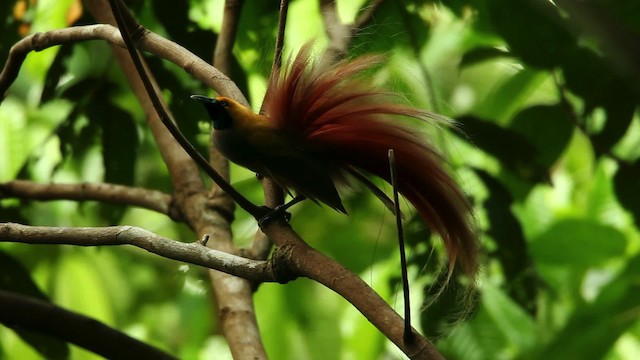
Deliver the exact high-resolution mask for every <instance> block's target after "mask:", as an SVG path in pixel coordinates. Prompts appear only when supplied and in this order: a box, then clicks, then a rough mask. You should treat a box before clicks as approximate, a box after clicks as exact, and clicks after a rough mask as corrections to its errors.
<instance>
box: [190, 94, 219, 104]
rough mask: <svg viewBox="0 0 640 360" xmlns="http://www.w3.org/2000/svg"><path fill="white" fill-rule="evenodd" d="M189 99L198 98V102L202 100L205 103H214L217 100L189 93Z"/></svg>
mask: <svg viewBox="0 0 640 360" xmlns="http://www.w3.org/2000/svg"><path fill="white" fill-rule="evenodd" d="M189 97H190V98H191V99H193V100H198V101H200V102H203V103H205V104H215V103H217V102H218V100H216V99H214V98H210V97H207V96H203V95H191V96H189Z"/></svg>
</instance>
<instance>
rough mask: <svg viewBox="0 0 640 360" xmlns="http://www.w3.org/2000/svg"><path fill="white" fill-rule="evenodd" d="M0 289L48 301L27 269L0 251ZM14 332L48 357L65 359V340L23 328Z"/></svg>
mask: <svg viewBox="0 0 640 360" xmlns="http://www.w3.org/2000/svg"><path fill="white" fill-rule="evenodd" d="M0 274H2V276H0V289H2V290H6V291H10V292H15V293H19V294H21V295H27V296H30V297H33V298H36V299H40V300H44V301H47V302H48V301H49V298H48V297H47V295H46V294H45V293H44V292H42V290H40V288H39V287H38V285H37V284H36V283H35V281H33V279H32V277H31V274H30V273H29V270H28V269H27V268H25V267H24V266H23V265H22V263H20V262H19V261H18V260H16V259H15V258H14V257H13V256H11V255H9V254H8V253H5V252H2V251H0ZM13 330H14V331H15V332H16V334H17V335H18V336H19V337H20V338H21V339H22V340H24V341H25V342H26V343H28V344H29V345H31V346H32V347H33V348H34V349H35V350H36V351H38V353H40V354H41V355H42V356H44V357H45V358H48V359H66V358H68V356H69V346H68V344H67V343H66V342H64V341H60V340H58V339H55V338H52V337H49V336H45V335H42V334H39V333H35V332H31V331H28V330H24V329H19V328H16V329H13Z"/></svg>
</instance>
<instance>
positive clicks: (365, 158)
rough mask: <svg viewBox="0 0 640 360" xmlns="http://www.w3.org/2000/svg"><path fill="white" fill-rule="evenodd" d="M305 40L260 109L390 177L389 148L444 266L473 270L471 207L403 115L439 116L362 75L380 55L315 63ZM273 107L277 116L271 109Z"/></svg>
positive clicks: (342, 160) (313, 143)
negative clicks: (437, 241)
mask: <svg viewBox="0 0 640 360" xmlns="http://www.w3.org/2000/svg"><path fill="white" fill-rule="evenodd" d="M310 49H311V44H307V45H305V46H304V47H303V48H302V49H301V50H300V52H299V53H298V55H297V56H296V57H295V58H294V59H293V60H289V62H288V64H287V66H286V67H285V69H284V71H282V72H281V73H280V74H275V75H274V76H273V78H272V79H271V81H270V85H269V89H268V91H267V96H266V98H265V103H264V109H265V113H266V114H267V115H268V116H271V114H273V116H271V121H273V122H274V123H275V124H276V125H277V126H278V127H279V128H280V129H282V130H283V131H288V132H290V133H291V135H292V137H299V138H301V139H303V140H304V143H305V144H306V146H308V147H310V148H311V149H313V151H316V152H317V153H318V154H319V155H321V156H324V157H326V158H329V159H333V160H334V161H337V162H338V163H339V164H341V165H342V166H343V167H345V168H347V167H355V168H357V169H360V170H363V171H365V172H368V173H371V174H374V175H376V176H379V177H381V178H383V179H385V180H386V181H387V182H389V181H390V176H389V168H388V160H387V154H388V150H389V149H393V150H394V151H395V157H396V167H397V174H398V185H397V186H398V191H399V192H400V193H401V194H402V195H403V196H404V197H405V198H406V199H407V200H409V201H410V202H411V203H412V204H413V206H415V208H416V209H417V211H418V212H419V214H420V215H421V217H422V218H423V219H424V221H425V222H426V223H427V224H428V225H429V227H430V228H431V229H432V230H433V231H435V232H437V233H438V234H439V235H440V236H441V237H442V239H443V241H444V244H445V247H446V249H447V252H448V255H449V260H450V269H452V268H453V265H454V264H455V263H456V260H457V262H458V263H459V264H460V265H461V266H462V268H463V270H464V271H465V272H466V273H467V274H470V275H473V274H475V272H476V270H477V254H478V248H477V239H476V236H475V231H474V228H473V221H472V211H471V206H470V204H469V202H468V200H467V198H466V196H465V194H464V193H463V192H462V190H461V189H460V188H459V186H458V185H457V184H456V182H455V181H454V179H453V178H452V177H451V176H450V175H449V174H448V172H447V170H446V169H445V167H446V162H445V161H444V159H443V158H442V157H441V156H440V155H439V154H438V152H437V151H436V150H435V149H434V148H433V147H432V146H431V145H430V144H429V143H428V142H427V141H426V139H425V136H423V134H422V133H421V132H420V131H419V130H416V129H414V128H412V127H410V126H409V125H408V124H407V123H406V121H403V119H402V118H415V119H419V120H424V121H430V122H434V121H439V120H437V116H434V115H433V114H430V113H428V112H425V111H421V110H417V109H415V108H413V107H410V106H407V105H405V104H402V102H401V101H400V97H399V96H397V95H395V94H393V93H390V92H387V91H383V90H380V89H379V88H376V87H374V86H373V85H372V83H371V82H370V81H366V78H367V77H366V75H367V74H366V73H367V72H368V70H369V69H371V68H372V67H375V66H377V65H379V64H380V62H381V61H382V60H383V57H381V56H375V55H374V56H362V57H359V58H356V59H354V60H346V61H342V62H339V63H337V64H333V65H330V64H324V63H323V62H314V61H313V60H312V56H311V53H310ZM275 114H277V116H275Z"/></svg>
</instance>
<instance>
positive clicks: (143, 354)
mask: <svg viewBox="0 0 640 360" xmlns="http://www.w3.org/2000/svg"><path fill="white" fill-rule="evenodd" d="M0 308H2V311H0V322H1V323H3V324H5V325H6V326H7V327H9V328H14V329H20V330H30V331H33V332H38V333H42V334H46V335H49V336H51V337H54V338H58V339H60V340H63V341H67V342H70V343H73V344H75V345H78V346H80V347H82V348H84V349H87V350H89V351H91V352H94V353H96V354H98V355H101V356H103V357H105V358H108V359H125V358H135V359H176V358H175V357H173V356H171V355H169V354H167V353H165V352H163V351H161V350H159V349H157V348H155V347H153V346H150V345H148V344H146V343H144V342H141V341H139V340H136V339H134V338H132V337H130V336H128V335H126V334H124V333H121V332H119V331H117V330H115V329H113V328H111V327H109V326H107V325H105V324H103V323H101V322H99V321H97V320H95V319H92V318H89V317H86V316H84V315H80V314H78V313H74V312H71V311H68V310H65V309H63V308H60V307H58V306H56V305H54V304H52V303H49V302H46V301H43V300H40V299H36V298H34V297H30V296H25V295H20V294H17V293H12V292H9V291H5V290H0Z"/></svg>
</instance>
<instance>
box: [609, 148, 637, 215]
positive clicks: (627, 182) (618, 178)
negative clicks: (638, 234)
mask: <svg viewBox="0 0 640 360" xmlns="http://www.w3.org/2000/svg"><path fill="white" fill-rule="evenodd" d="M638 179H640V160H638V161H636V162H635V163H633V164H620V168H619V169H618V172H617V173H616V175H615V177H614V178H613V183H614V189H615V192H616V196H617V197H618V201H619V202H620V204H621V205H622V206H624V207H625V208H626V209H627V210H628V211H629V212H630V213H631V214H632V215H633V219H634V220H635V223H636V226H640V191H638Z"/></svg>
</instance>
